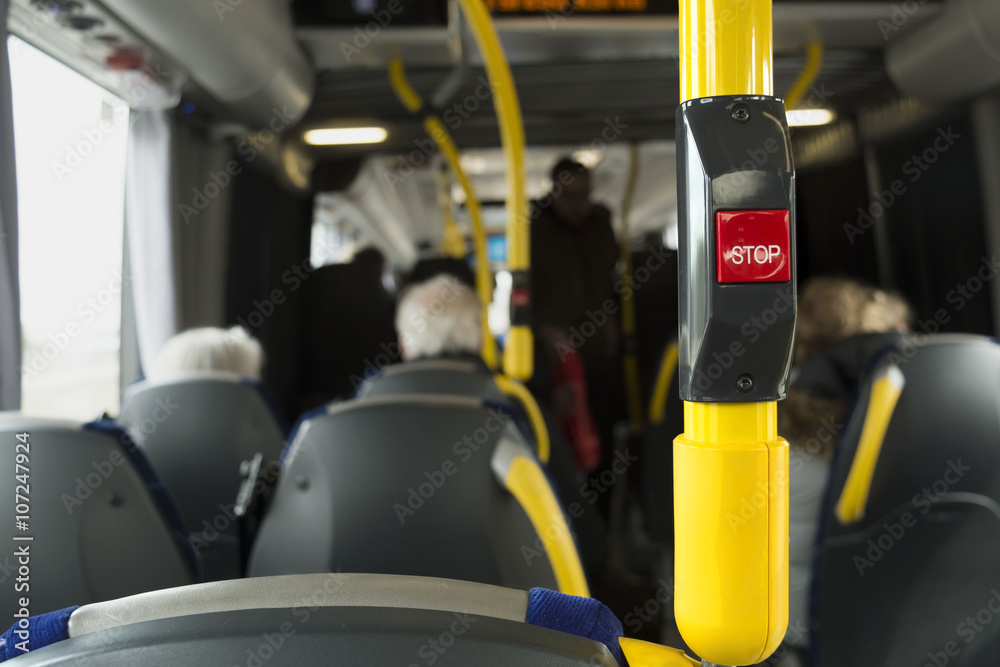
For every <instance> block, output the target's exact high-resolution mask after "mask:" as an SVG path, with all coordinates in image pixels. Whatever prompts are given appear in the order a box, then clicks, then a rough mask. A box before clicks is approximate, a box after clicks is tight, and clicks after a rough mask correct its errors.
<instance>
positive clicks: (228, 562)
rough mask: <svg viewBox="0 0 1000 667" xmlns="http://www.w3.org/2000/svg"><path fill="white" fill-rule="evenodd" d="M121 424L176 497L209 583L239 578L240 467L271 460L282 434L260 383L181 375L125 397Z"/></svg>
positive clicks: (133, 390) (147, 384) (228, 376)
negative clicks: (234, 510) (258, 457)
mask: <svg viewBox="0 0 1000 667" xmlns="http://www.w3.org/2000/svg"><path fill="white" fill-rule="evenodd" d="M120 420H121V422H122V423H123V424H125V425H126V426H127V427H128V428H129V429H130V431H131V432H132V434H133V436H134V437H135V438H136V440H137V441H138V443H139V444H140V446H142V448H143V449H144V450H145V451H146V453H147V454H149V457H150V458H151V459H152V460H153V463H154V464H155V465H156V467H157V469H158V470H159V471H160V474H161V475H162V476H163V478H164V479H165V480H166V483H167V486H169V487H170V490H171V491H172V492H173V494H174V496H175V497H176V498H177V502H178V504H179V505H180V508H181V511H182V512H183V514H184V518H185V519H186V521H187V524H188V526H189V528H190V529H191V535H192V541H193V543H194V544H195V545H196V546H197V547H198V549H199V551H200V552H201V554H202V558H203V560H204V562H205V568H206V571H207V574H208V577H209V578H210V579H231V578H234V577H239V576H242V562H241V561H242V558H241V545H240V538H239V526H238V521H237V520H236V517H235V516H234V514H233V513H232V507H233V505H234V503H235V500H236V495H237V493H238V491H239V487H240V483H241V477H240V463H241V462H242V461H249V460H250V459H252V458H253V456H254V455H255V454H256V453H258V452H259V453H261V454H263V456H264V462H265V463H266V462H268V461H276V460H277V458H278V456H279V454H280V453H281V448H282V447H283V446H284V432H283V428H282V426H281V425H280V423H279V421H278V417H277V416H276V414H275V412H274V410H273V409H272V408H271V406H270V405H268V403H267V401H266V399H265V394H263V393H262V388H261V386H260V385H259V383H256V382H253V381H250V380H247V379H244V378H241V377H240V376H238V375H233V374H229V373H214V372H201V373H188V374H184V375H178V376H176V377H172V378H168V379H164V380H159V381H143V382H139V383H137V384H135V385H133V386H132V387H129V389H128V390H127V391H126V392H125V396H124V399H123V406H122V414H121V418H120Z"/></svg>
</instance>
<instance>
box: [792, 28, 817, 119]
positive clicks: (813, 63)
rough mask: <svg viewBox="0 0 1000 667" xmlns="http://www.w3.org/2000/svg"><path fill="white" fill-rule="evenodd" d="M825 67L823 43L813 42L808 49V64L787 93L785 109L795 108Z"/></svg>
mask: <svg viewBox="0 0 1000 667" xmlns="http://www.w3.org/2000/svg"><path fill="white" fill-rule="evenodd" d="M822 68H823V43H822V42H820V41H815V42H812V43H811V44H810V45H809V48H808V50H807V58H806V66H805V67H804V68H803V69H802V72H800V73H799V76H798V78H797V79H795V83H793V84H792V87H791V88H790V89H789V90H788V94H787V95H785V109H794V108H795V107H797V106H798V105H799V102H801V101H802V98H803V96H805V94H806V91H808V90H809V86H811V85H813V82H814V81H815V80H816V77H817V76H819V71H820V70H821V69H822Z"/></svg>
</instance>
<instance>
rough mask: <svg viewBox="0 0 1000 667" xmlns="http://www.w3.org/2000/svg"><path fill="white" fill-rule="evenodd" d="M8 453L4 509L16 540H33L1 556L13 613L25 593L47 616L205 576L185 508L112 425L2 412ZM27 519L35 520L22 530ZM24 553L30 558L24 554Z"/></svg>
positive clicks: (1, 437) (2, 597)
mask: <svg viewBox="0 0 1000 667" xmlns="http://www.w3.org/2000/svg"><path fill="white" fill-rule="evenodd" d="M21 434H27V437H23V435H22V437H21V438H18V436H19V435H21ZM25 440H26V441H27V445H26V446H25V444H24V441H25ZM0 452H2V453H3V456H4V460H5V461H8V462H9V470H8V472H9V474H5V475H2V476H0V477H2V478H0V494H2V496H0V497H2V501H0V508H2V511H3V514H4V516H5V517H7V521H9V522H10V526H11V528H12V529H14V537H15V538H21V537H30V538H31V539H30V540H20V539H15V540H14V541H11V542H10V547H9V548H7V549H5V550H4V554H3V555H2V556H0V590H2V593H0V605H2V607H0V613H2V614H3V615H4V616H5V617H7V618H11V617H12V615H13V614H14V613H15V612H16V611H17V610H18V609H19V608H20V605H19V599H20V598H22V597H28V598H29V602H30V609H29V611H30V613H32V614H38V613H42V612H48V611H52V610H55V609H60V608H63V607H66V606H69V605H74V604H86V603H88V602H97V601H100V600H108V599H112V598H116V597H121V596H125V595H132V594H134V593H140V592H144V591H150V590H155V589H159V588H167V587H171V586H180V585H184V584H190V583H192V582H193V581H196V580H197V577H198V573H197V572H196V569H197V567H198V564H197V561H196V560H195V559H196V554H194V552H193V550H190V549H189V548H187V547H188V545H187V543H186V541H185V534H184V531H185V528H184V527H183V526H182V525H181V524H179V523H178V522H180V521H181V519H180V516H179V513H177V511H176V506H172V505H171V501H170V500H169V498H168V497H167V496H166V493H165V489H164V488H163V486H162V484H161V483H159V482H158V481H157V480H156V479H155V476H153V475H154V474H155V473H152V470H151V468H149V467H148V462H146V461H144V460H143V457H142V453H141V452H139V451H137V449H136V448H135V445H134V444H132V443H131V441H129V440H128V439H127V437H125V436H124V433H123V432H121V431H120V430H116V429H115V427H114V424H113V423H112V422H100V423H95V424H88V425H81V424H79V423H76V422H65V421H55V420H46V419H40V418H33V417H25V416H23V415H21V414H19V413H0ZM19 454H23V455H25V456H26V459H25V458H19V457H18V455H19ZM18 463H21V464H22V467H21V468H16V467H15V466H16V465H17V464H18ZM16 474H21V475H25V477H22V478H21V479H17V478H16V477H15V475H16ZM15 494H20V495H21V498H17V497H16V495H15ZM19 505H26V507H23V506H19ZM25 509H27V510H28V511H27V512H24V511H23V510H25ZM18 515H21V516H27V517H28V518H26V519H23V521H24V524H20V525H25V524H26V526H25V528H24V529H23V530H17V527H18V526H19V524H16V521H15V517H16V516H18ZM25 549H26V550H27V552H28V555H27V556H22V555H18V554H24V550H25ZM23 559H26V560H27V561H28V562H27V568H28V570H29V574H28V579H27V580H26V581H25V582H21V583H27V585H28V587H29V588H27V589H24V588H21V590H20V591H19V590H16V589H15V583H16V582H15V578H17V577H19V576H23V571H21V572H19V568H20V567H21V566H23V565H25V562H24V560H23Z"/></svg>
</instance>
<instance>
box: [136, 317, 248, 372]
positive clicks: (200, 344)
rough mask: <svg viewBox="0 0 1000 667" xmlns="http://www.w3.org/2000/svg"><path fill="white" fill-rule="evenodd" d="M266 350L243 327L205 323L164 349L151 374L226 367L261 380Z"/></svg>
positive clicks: (178, 336)
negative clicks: (227, 326) (220, 326)
mask: <svg viewBox="0 0 1000 667" xmlns="http://www.w3.org/2000/svg"><path fill="white" fill-rule="evenodd" d="M263 366H264V351H263V349H262V348H261V346H260V343H259V342H258V341H257V339H256V338H254V337H253V336H251V335H250V334H249V333H247V331H246V330H245V329H244V328H243V327H239V326H236V327H232V328H231V329H220V328H217V327H202V328H197V329H188V330H187V331H183V332H181V333H179V334H177V335H175V336H174V337H173V338H171V339H170V340H169V341H167V344H166V345H164V346H163V349H162V350H160V353H159V354H158V355H157V357H156V360H155V361H154V362H153V364H152V366H151V367H150V368H149V369H148V372H147V377H148V378H150V379H160V378H163V377H166V376H169V375H176V374H177V373H186V372H189V371H223V372H228V373H236V374H238V375H242V376H245V377H249V378H253V379H254V380H260V378H261V372H262V370H263Z"/></svg>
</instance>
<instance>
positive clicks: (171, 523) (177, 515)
mask: <svg viewBox="0 0 1000 667" xmlns="http://www.w3.org/2000/svg"><path fill="white" fill-rule="evenodd" d="M83 430H85V431H94V432H95V433H100V434H102V435H106V436H108V437H110V438H112V439H113V440H115V442H117V443H118V444H119V445H121V448H122V451H124V452H125V455H126V456H127V457H128V459H129V461H130V462H131V463H132V466H133V468H135V471H136V472H137V473H138V474H139V477H140V478H141V479H142V481H143V482H144V483H145V485H146V488H147V489H148V490H149V494H150V495H151V496H152V497H153V502H155V503H156V505H157V507H158V508H159V510H160V514H161V515H162V516H163V519H164V521H166V523H167V527H168V528H169V529H170V534H171V536H172V537H173V538H174V541H175V542H176V543H177V547H178V548H179V549H180V551H181V553H182V554H183V555H184V559H185V560H186V561H187V563H188V566H189V567H190V569H191V574H192V575H193V576H194V579H195V581H198V582H201V581H204V580H205V566H204V564H203V563H202V562H201V558H200V557H199V556H198V552H197V551H195V548H194V546H192V544H191V540H190V539H189V537H188V535H189V533H190V531H189V530H188V525H187V522H186V521H185V520H184V515H183V514H182V513H181V510H180V507H178V506H177V501H175V500H174V496H173V495H172V494H171V493H170V490H169V489H168V488H167V485H166V484H165V483H164V481H163V478H162V477H160V473H159V472H157V470H156V468H155V467H153V464H152V462H151V461H150V460H149V457H147V456H146V453H145V452H144V451H142V449H140V448H139V447H138V446H137V445H136V444H135V441H133V440H132V437H131V436H130V435H129V434H128V432H126V431H125V429H123V428H122V426H121V425H120V424H119V423H118V422H116V421H113V420H111V419H98V420H96V421H93V422H90V423H89V424H84V425H83Z"/></svg>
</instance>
